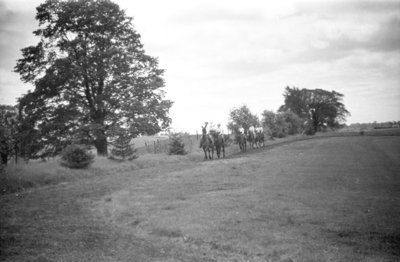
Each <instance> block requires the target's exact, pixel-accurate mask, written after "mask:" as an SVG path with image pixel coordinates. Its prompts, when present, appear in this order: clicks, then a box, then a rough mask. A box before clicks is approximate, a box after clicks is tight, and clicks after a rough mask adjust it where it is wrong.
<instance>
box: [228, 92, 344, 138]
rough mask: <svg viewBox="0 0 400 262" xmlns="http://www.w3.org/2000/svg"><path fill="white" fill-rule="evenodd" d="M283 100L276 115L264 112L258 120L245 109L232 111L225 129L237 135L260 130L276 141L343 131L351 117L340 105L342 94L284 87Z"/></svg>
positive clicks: (267, 111)
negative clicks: (301, 135) (240, 132)
mask: <svg viewBox="0 0 400 262" xmlns="http://www.w3.org/2000/svg"><path fill="white" fill-rule="evenodd" d="M283 96H284V104H283V105H282V106H281V107H280V108H279V109H278V110H277V112H274V111H271V110H264V111H263V112H262V114H261V118H259V117H258V116H257V115H256V114H253V113H252V112H250V109H249V108H248V107H247V106H246V105H244V106H242V107H240V108H235V109H232V110H231V112H230V115H229V122H228V128H229V129H230V130H231V131H232V132H233V133H238V132H239V128H244V129H245V130H249V128H250V127H251V126H254V127H257V126H261V127H263V128H264V132H265V133H267V134H268V135H269V136H270V137H278V138H281V137H285V136H288V135H294V134H298V133H305V134H308V135H313V134H315V133H316V132H318V131H325V130H328V129H332V130H334V129H338V128H341V127H343V126H344V122H345V120H346V117H347V116H349V115H350V113H349V112H348V111H347V110H346V108H345V106H344V104H343V103H342V100H343V94H340V93H338V92H336V91H326V90H323V89H304V88H303V89H299V88H296V87H293V88H291V87H286V89H285V91H284V94H283Z"/></svg>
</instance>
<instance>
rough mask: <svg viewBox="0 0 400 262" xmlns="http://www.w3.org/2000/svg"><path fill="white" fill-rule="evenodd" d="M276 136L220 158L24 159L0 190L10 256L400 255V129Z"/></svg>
mask: <svg viewBox="0 0 400 262" xmlns="http://www.w3.org/2000/svg"><path fill="white" fill-rule="evenodd" d="M296 140H297V141H296ZM268 144H269V146H268V147H266V148H264V149H257V150H252V151H249V152H248V153H245V154H240V153H237V152H238V149H237V145H234V146H232V147H230V149H229V154H228V158H226V159H221V160H214V161H203V155H202V152H201V151H200V150H199V149H197V147H196V149H193V152H192V153H190V154H188V155H186V156H167V155H165V154H144V155H141V156H140V157H139V158H138V159H136V160H134V161H132V162H126V163H122V164H118V163H116V162H112V161H110V160H108V159H105V158H104V159H101V158H99V159H97V160H96V162H95V164H94V165H93V166H92V167H91V168H89V169H86V170H74V171H70V170H67V169H65V168H62V167H59V166H58V164H57V162H55V161H53V162H52V161H50V162H47V163H32V164H29V165H26V166H24V165H21V166H18V167H14V169H13V170H12V171H13V174H14V176H16V177H17V179H16V181H15V186H14V187H12V189H11V187H10V188H7V189H3V195H1V196H0V208H1V211H0V215H1V217H0V258H1V260H2V261H287V262H288V261H296V262H297V261H399V259H400V248H399V247H400V205H399V203H400V176H399V175H400V162H399V159H400V137H399V136H365V135H364V136H354V137H353V136H351V137H321V138H319V139H309V137H293V138H288V139H282V140H275V141H269V142H268ZM18 177H19V178H18ZM32 177H36V180H35V179H33V178H32ZM30 178H31V179H30ZM7 181H10V179H8V180H7ZM18 181H19V184H18ZM21 181H30V183H32V184H30V185H26V186H25V187H23V186H21V183H22V182H21ZM32 181H33V182H32ZM23 188H25V190H22V189H23ZM11 192H12V193H11Z"/></svg>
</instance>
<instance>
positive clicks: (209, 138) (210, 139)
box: [201, 122, 214, 144]
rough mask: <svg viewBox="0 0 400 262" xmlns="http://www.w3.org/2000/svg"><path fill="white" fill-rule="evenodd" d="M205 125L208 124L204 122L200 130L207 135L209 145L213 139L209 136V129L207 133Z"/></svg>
mask: <svg viewBox="0 0 400 262" xmlns="http://www.w3.org/2000/svg"><path fill="white" fill-rule="evenodd" d="M207 125H208V122H205V123H204V126H202V127H201V129H202V130H203V134H206V135H207V137H208V140H209V141H210V142H211V143H213V144H214V139H213V137H212V135H211V133H210V132H211V129H210V131H209V132H207Z"/></svg>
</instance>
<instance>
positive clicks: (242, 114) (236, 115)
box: [228, 105, 260, 133]
mask: <svg viewBox="0 0 400 262" xmlns="http://www.w3.org/2000/svg"><path fill="white" fill-rule="evenodd" d="M259 122H260V121H259V120H258V117H257V115H255V114H252V113H251V112H250V109H249V108H248V107H247V106H246V105H243V106H241V107H239V108H235V109H233V110H231V112H230V113H229V122H228V128H229V129H230V130H232V131H233V132H235V133H238V130H239V128H240V127H242V128H244V129H245V130H249V127H251V126H254V127H256V126H258V125H259Z"/></svg>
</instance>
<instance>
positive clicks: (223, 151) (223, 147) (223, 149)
mask: <svg viewBox="0 0 400 262" xmlns="http://www.w3.org/2000/svg"><path fill="white" fill-rule="evenodd" d="M222 156H223V158H225V146H224V145H223V146H222Z"/></svg>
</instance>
